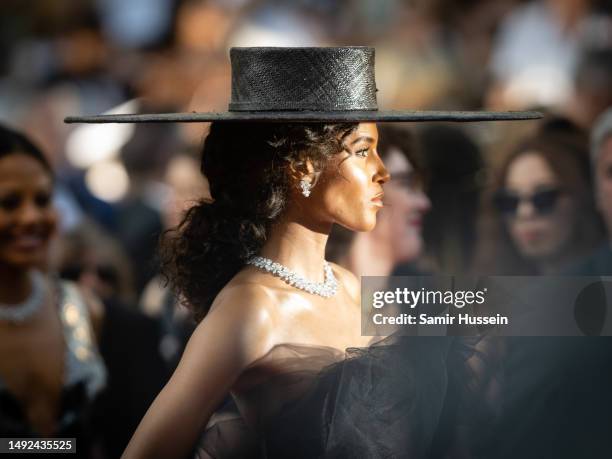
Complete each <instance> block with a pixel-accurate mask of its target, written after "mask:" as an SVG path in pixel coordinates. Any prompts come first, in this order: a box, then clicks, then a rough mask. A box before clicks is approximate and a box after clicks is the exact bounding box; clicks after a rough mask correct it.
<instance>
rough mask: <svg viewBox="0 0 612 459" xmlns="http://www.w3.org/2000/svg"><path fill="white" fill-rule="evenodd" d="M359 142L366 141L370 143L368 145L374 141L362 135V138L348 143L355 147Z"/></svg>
mask: <svg viewBox="0 0 612 459" xmlns="http://www.w3.org/2000/svg"><path fill="white" fill-rule="evenodd" d="M361 140H365V141H368V142H370V143H374V139H373V138H372V137H368V136H365V135H362V136H360V137H357V138H356V139H355V140H353V141H352V142H351V143H350V145H355V144H356V143H357V142H359V141H361Z"/></svg>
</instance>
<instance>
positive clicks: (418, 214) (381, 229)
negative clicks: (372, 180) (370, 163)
mask: <svg viewBox="0 0 612 459" xmlns="http://www.w3.org/2000/svg"><path fill="white" fill-rule="evenodd" d="M378 129H379V132H380V141H379V145H378V149H377V150H378V154H379V155H380V157H381V159H382V160H383V161H384V162H385V164H386V166H387V170H388V171H389V174H390V176H391V179H390V180H389V182H388V183H386V184H385V186H384V188H385V208H384V209H383V210H382V211H381V212H380V213H379V215H378V218H377V223H376V227H375V228H374V229H373V230H372V231H370V232H362V233H355V232H352V231H349V230H346V229H344V228H342V227H340V226H338V225H336V226H334V229H333V231H332V234H331V235H330V239H329V241H328V244H327V254H328V258H329V259H330V260H332V261H334V262H336V263H338V264H340V265H341V266H342V267H344V268H347V269H348V270H349V271H351V272H352V273H354V274H355V275H357V276H389V275H391V273H392V272H393V270H394V269H395V268H396V267H397V266H399V265H402V266H403V268H402V271H406V270H407V268H406V269H404V268H405V267H406V264H408V263H413V262H415V261H416V260H417V259H418V258H419V256H420V255H421V254H422V252H423V237H422V234H421V233H422V227H423V216H424V215H425V214H426V213H427V211H428V210H429V208H430V202H429V198H428V197H427V196H426V195H425V193H424V192H423V178H424V177H423V170H422V167H421V165H420V161H419V159H418V156H417V154H416V146H415V144H414V140H413V138H412V136H411V134H410V131H408V130H407V129H406V128H401V127H398V126H394V125H381V126H380V127H379V128H378Z"/></svg>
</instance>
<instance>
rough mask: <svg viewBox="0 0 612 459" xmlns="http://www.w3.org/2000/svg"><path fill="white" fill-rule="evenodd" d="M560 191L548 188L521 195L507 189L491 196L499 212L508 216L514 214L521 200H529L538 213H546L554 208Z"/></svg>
mask: <svg viewBox="0 0 612 459" xmlns="http://www.w3.org/2000/svg"><path fill="white" fill-rule="evenodd" d="M561 193H562V191H561V189H559V188H550V189H545V190H539V191H536V192H535V193H533V194H532V195H527V196H521V195H519V194H517V193H514V192H512V191H509V190H499V191H498V192H497V193H495V195H494V197H493V203H494V205H495V208H496V209H497V210H498V211H499V212H501V213H502V214H505V215H508V216H515V215H516V213H517V211H518V207H519V204H520V203H521V202H529V203H530V204H531V206H532V207H533V209H534V210H535V212H536V213H537V214H538V215H546V214H549V213H551V212H552V211H553V210H554V209H555V207H556V205H557V202H558V201H559V198H560V197H561Z"/></svg>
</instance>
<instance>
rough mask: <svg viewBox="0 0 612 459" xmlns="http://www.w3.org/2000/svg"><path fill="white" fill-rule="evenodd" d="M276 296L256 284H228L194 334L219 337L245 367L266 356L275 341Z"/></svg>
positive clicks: (220, 341)
mask: <svg viewBox="0 0 612 459" xmlns="http://www.w3.org/2000/svg"><path fill="white" fill-rule="evenodd" d="M273 306H274V297H273V294H272V293H271V292H270V290H269V289H268V288H266V287H265V286H262V285H258V284H255V283H246V282H245V283H237V284H234V285H228V286H226V287H225V288H223V289H222V290H221V292H219V295H218V296H217V298H215V301H214V302H213V304H212V306H211V309H210V311H209V313H208V314H207V316H206V317H205V318H204V319H203V320H202V322H200V324H199V325H198V327H197V328H196V331H195V332H194V335H196V339H197V335H199V334H202V335H204V334H205V335H207V336H208V337H210V336H211V334H214V335H217V336H219V341H218V342H219V343H223V344H224V347H226V348H227V349H233V350H234V352H235V353H236V355H235V357H236V358H238V360H239V361H241V362H242V364H243V365H244V366H247V365H249V364H250V363H252V362H253V361H255V360H257V359H259V358H261V357H263V356H264V355H265V354H266V353H267V352H268V351H269V350H270V349H271V348H272V347H273V346H274V344H275V333H274V332H275V327H276V322H277V320H276V315H275V313H274V311H275V308H274V307H273Z"/></svg>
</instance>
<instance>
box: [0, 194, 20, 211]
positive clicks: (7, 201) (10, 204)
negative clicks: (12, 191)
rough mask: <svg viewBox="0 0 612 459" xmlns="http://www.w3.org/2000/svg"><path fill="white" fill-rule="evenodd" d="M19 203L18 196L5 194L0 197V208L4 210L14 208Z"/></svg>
mask: <svg viewBox="0 0 612 459" xmlns="http://www.w3.org/2000/svg"><path fill="white" fill-rule="evenodd" d="M20 204H21V199H20V198H19V196H16V195H12V196H6V197H4V198H0V208H2V209H4V210H9V211H10V210H15V209H17V208H18V207H19V205H20Z"/></svg>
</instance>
